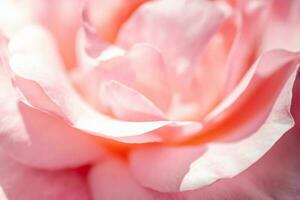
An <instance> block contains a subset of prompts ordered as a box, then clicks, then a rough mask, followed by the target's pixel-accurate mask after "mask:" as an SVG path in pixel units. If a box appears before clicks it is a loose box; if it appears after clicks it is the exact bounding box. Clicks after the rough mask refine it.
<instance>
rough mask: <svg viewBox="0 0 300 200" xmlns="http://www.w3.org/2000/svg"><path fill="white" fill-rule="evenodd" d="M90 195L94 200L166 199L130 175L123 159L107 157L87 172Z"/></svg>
mask: <svg viewBox="0 0 300 200" xmlns="http://www.w3.org/2000/svg"><path fill="white" fill-rule="evenodd" d="M88 180H89V184H90V188H91V192H92V197H93V199H95V200H104V199H107V200H108V199H109V200H119V199H130V200H140V199H145V200H156V199H161V200H163V199H166V200H167V199H168V198H166V197H164V195H163V194H159V193H158V192H155V191H151V190H149V189H146V188H143V187H142V186H141V185H140V184H138V183H137V182H136V181H135V180H134V179H133V177H132V175H131V173H130V171H129V170H128V166H126V163H125V162H124V161H123V160H119V159H117V158H107V159H106V160H104V161H103V162H100V163H99V164H98V165H96V166H95V167H94V168H92V170H91V172H90V174H89V179H88Z"/></svg>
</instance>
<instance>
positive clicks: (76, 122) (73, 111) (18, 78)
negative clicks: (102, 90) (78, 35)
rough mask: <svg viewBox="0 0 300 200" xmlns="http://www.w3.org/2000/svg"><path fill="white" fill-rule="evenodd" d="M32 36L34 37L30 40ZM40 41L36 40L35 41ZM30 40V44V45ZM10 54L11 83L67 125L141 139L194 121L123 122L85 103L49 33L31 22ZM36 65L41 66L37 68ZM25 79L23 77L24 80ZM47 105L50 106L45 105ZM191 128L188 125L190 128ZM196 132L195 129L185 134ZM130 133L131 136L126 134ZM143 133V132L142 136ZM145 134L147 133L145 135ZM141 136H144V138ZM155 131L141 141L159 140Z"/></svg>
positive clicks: (29, 100)
mask: <svg viewBox="0 0 300 200" xmlns="http://www.w3.org/2000/svg"><path fill="white" fill-rule="evenodd" d="M33 38H34V41H33ZM36 41H40V42H36ZM30 44H32V45H30ZM10 50H11V53H12V57H11V59H10V64H11V67H12V70H13V72H14V74H15V77H14V78H15V80H14V81H15V85H16V86H17V87H18V89H19V90H20V91H21V92H22V95H25V98H26V101H27V103H29V104H30V105H31V106H33V107H35V108H37V109H40V110H43V111H46V112H50V113H52V114H55V115H58V116H60V117H62V118H64V119H65V120H66V121H67V122H68V123H69V125H71V126H72V127H75V128H77V129H79V130H84V131H86V132H88V133H90V134H93V135H96V136H101V137H106V138H110V139H114V140H119V141H125V142H126V140H128V139H129V140H130V141H131V142H133V141H134V139H133V138H136V141H141V140H140V139H139V138H138V137H134V136H139V135H143V134H144V133H148V132H151V131H154V130H157V129H160V128H164V127H166V126H179V127H180V126H183V127H184V126H187V127H189V126H190V125H191V124H196V125H197V127H198V126H199V124H198V123H193V122H191V123H188V122H186V123H181V122H176V121H175V122H173V121H155V122H124V121H119V120H114V119H111V118H109V117H107V116H105V115H102V114H100V113H98V112H96V111H95V110H94V109H92V108H91V107H90V106H89V105H87V104H86V103H85V102H84V101H83V100H82V99H81V98H80V97H79V95H78V94H77V93H76V92H75V91H74V89H73V88H72V86H71V85H70V83H69V82H68V81H67V79H68V78H67V77H66V75H65V74H64V72H63V71H62V67H61V65H60V62H59V60H58V59H57V56H55V55H56V52H55V48H54V46H53V43H52V42H51V37H50V36H49V35H48V34H47V33H46V32H44V31H43V30H42V29H41V28H39V27H36V26H32V27H27V28H26V29H24V30H22V31H20V32H19V34H16V36H15V37H14V38H13V39H12V41H11V43H10ZM40 66H43V68H42V69H41V68H40ZM24 80H25V81H24ZM25 85H26V87H27V90H28V88H30V91H31V92H32V91H35V92H37V93H39V96H41V97H45V96H46V97H48V100H50V101H51V102H48V101H35V99H36V95H37V93H35V95H30V93H29V92H28V91H26V88H24V86H25ZM49 105H51V106H49ZM190 130H191V129H190ZM194 133H196V132H195V130H193V132H191V133H189V134H194ZM128 137H133V138H128ZM143 137H145V136H143ZM146 138H147V137H146ZM146 138H145V139H146ZM160 140H161V138H160V137H159V136H156V135H152V136H151V137H148V139H147V140H145V141H144V142H154V141H160Z"/></svg>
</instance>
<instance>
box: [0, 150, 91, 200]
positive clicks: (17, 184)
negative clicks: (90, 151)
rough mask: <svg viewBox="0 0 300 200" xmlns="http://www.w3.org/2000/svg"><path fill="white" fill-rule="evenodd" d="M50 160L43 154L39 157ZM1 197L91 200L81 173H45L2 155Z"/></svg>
mask: <svg viewBox="0 0 300 200" xmlns="http://www.w3.org/2000/svg"><path fill="white" fill-rule="evenodd" d="M42 156H47V154H44V155H43V154H40V156H39V157H42ZM0 163H1V166H0V188H2V191H1V189H0V199H1V200H2V198H1V197H2V196H1V193H2V194H3V195H5V196H6V197H7V199H9V200H20V199H22V200H53V199H64V200H89V199H90V198H91V197H90V194H89V190H88V187H87V183H86V181H85V177H84V176H83V174H82V173H81V172H79V171H75V170H65V171H43V170H37V169H33V168H29V167H26V166H24V165H21V164H19V163H17V162H15V161H14V160H12V159H11V158H9V157H8V156H7V155H5V154H3V152H1V153H0ZM3 200H4V199H3Z"/></svg>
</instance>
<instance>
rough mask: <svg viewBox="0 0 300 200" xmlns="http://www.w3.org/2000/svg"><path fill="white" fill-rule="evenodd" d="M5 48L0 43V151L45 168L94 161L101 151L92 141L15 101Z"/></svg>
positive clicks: (56, 119) (16, 97)
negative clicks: (0, 148)
mask: <svg viewBox="0 0 300 200" xmlns="http://www.w3.org/2000/svg"><path fill="white" fill-rule="evenodd" d="M1 39H2V38H1ZM5 45H6V44H5V43H4V41H1V40H0V90H1V91H2V92H1V94H0V102H1V105H2V106H1V108H0V124H1V126H0V144H1V147H2V148H3V150H5V152H6V153H8V154H10V155H11V156H12V157H14V158H15V159H16V160H18V161H20V162H22V163H26V164H30V165H33V166H38V167H45V168H61V167H74V166H79V165H83V164H87V163H90V162H92V161H94V160H98V159H99V158H100V157H101V156H102V154H103V150H102V148H101V147H100V144H99V143H98V142H97V140H96V139H95V138H93V137H91V136H88V135H85V134H82V133H81V132H79V131H78V130H75V129H72V128H71V127H69V126H67V125H66V124H65V122H64V121H63V120H62V119H59V118H56V117H53V116H50V115H48V114H46V113H42V112H40V111H37V110H34V109H32V108H29V107H28V106H26V105H24V104H23V103H19V102H18V101H19V99H18V94H17V93H16V92H15V89H14V88H13V86H12V84H11V80H10V76H11V75H10V74H9V73H8V66H7V65H8V63H7V60H6V59H7V58H5V55H6V53H5ZM34 95H35V94H34ZM37 100H38V99H37ZM40 100H41V99H40ZM49 124H50V126H49ZM70 141H72V142H70ZM66 144H67V145H66ZM40 155H47V156H43V157H41V156H40Z"/></svg>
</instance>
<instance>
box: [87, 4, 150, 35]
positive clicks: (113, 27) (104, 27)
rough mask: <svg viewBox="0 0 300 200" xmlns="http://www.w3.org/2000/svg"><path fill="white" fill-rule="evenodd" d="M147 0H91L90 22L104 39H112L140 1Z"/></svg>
mask: <svg viewBox="0 0 300 200" xmlns="http://www.w3.org/2000/svg"><path fill="white" fill-rule="evenodd" d="M146 1H148V0H113V1H111V0H91V1H89V3H88V8H89V15H90V18H91V22H92V23H93V24H94V26H95V28H96V30H97V32H98V33H99V35H100V36H101V37H102V38H104V39H105V40H106V41H114V39H115V38H116V36H117V34H118V31H119V28H120V27H121V26H122V24H123V23H124V22H125V21H126V20H127V18H128V17H130V15H131V14H132V13H133V12H134V11H135V9H136V8H138V7H139V6H140V5H141V4H142V3H144V2H146Z"/></svg>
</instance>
